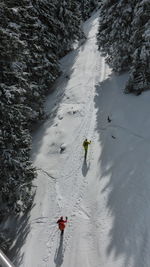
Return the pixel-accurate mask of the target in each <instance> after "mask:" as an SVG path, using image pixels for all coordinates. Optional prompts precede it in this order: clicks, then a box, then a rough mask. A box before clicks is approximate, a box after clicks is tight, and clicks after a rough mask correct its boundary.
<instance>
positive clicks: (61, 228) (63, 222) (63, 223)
mask: <svg viewBox="0 0 150 267" xmlns="http://www.w3.org/2000/svg"><path fill="white" fill-rule="evenodd" d="M67 220H68V218H67V217H66V220H64V219H63V217H62V216H61V217H60V219H59V220H58V221H57V223H58V227H59V230H60V231H61V235H63V233H64V229H65V227H66V225H65V223H67Z"/></svg>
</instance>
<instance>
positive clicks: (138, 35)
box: [126, 0, 150, 94]
mask: <svg viewBox="0 0 150 267" xmlns="http://www.w3.org/2000/svg"><path fill="white" fill-rule="evenodd" d="M132 27H133V35H132V36H131V39H130V40H131V43H132V46H133V48H134V53H133V55H132V67H131V71H130V78H129V81H128V83H127V86H126V92H135V93H137V94H139V93H140V92H142V91H144V90H148V89H149V88H150V30H149V29H150V2H149V1H147V0H143V1H137V4H136V6H135V9H134V17H133V22H132Z"/></svg>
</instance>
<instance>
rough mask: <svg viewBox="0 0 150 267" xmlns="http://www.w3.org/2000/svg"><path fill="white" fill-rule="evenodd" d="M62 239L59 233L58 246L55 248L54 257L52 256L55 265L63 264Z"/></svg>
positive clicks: (62, 236)
mask: <svg viewBox="0 0 150 267" xmlns="http://www.w3.org/2000/svg"><path fill="white" fill-rule="evenodd" d="M63 239H64V235H60V242H59V247H58V248H57V249H56V253H55V257H54V262H55V264H56V267H60V266H61V265H62V264H63V257H64V255H63Z"/></svg>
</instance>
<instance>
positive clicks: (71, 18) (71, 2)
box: [56, 0, 83, 57]
mask: <svg viewBox="0 0 150 267" xmlns="http://www.w3.org/2000/svg"><path fill="white" fill-rule="evenodd" d="M56 15H57V20H58V23H59V24H58V29H57V39H58V43H59V46H58V54H59V56H60V57H61V56H63V55H65V54H66V53H67V52H69V51H70V50H72V45H73V42H74V41H75V40H78V39H79V38H80V37H81V36H83V33H82V31H81V13H80V10H79V7H78V5H77V3H76V1H75V0H60V1H59V2H58V4H57V13H56Z"/></svg>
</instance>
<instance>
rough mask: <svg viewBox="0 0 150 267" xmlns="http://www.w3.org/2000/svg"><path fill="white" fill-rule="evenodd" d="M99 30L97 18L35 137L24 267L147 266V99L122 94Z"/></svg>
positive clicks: (20, 259) (69, 61)
mask: <svg viewBox="0 0 150 267" xmlns="http://www.w3.org/2000/svg"><path fill="white" fill-rule="evenodd" d="M97 29H98V13H96V14H94V15H93V16H92V17H91V18H90V19H89V20H88V21H87V22H86V23H85V24H84V31H85V34H86V36H87V40H86V42H85V43H84V44H82V45H81V46H80V47H79V48H77V49H76V50H74V51H73V52H71V53H70V54H69V55H67V56H66V57H64V58H63V59H62V60H61V67H62V71H63V74H62V76H61V77H60V79H58V81H57V82H56V84H55V86H54V87H55V90H54V92H53V93H52V94H51V95H50V96H49V97H48V98H47V101H46V105H45V109H46V112H47V114H48V119H47V121H46V122H45V123H44V125H42V126H41V127H40V128H39V129H38V130H37V131H36V133H35V135H34V136H33V150H32V157H33V161H34V165H35V166H36V168H37V172H38V177H37V179H36V180H35V186H37V193H36V196H35V204H34V207H33V209H32V211H31V214H30V218H29V219H28V234H27V237H26V239H25V241H24V244H23V245H22V247H21V248H19V251H18V252H17V257H16V261H15V263H16V266H17V267H21V266H22V267H149V266H150V119H149V110H150V105H149V103H150V93H149V92H146V93H144V94H142V95H140V96H133V95H125V94H124V93H123V88H124V85H125V82H126V80H127V75H126V74H124V75H121V76H117V75H114V74H113V73H112V72H111V70H110V69H109V67H108V66H107V65H106V64H105V60H104V57H103V56H101V55H100V53H99V52H98V51H97V45H96V33H97ZM86 137H87V138H88V139H89V140H91V141H92V142H91V144H90V145H89V151H88V156H87V161H86V162H85V161H84V151H83V147H82V143H83V141H84V139H85V138H86ZM60 216H68V223H67V226H66V229H65V233H64V236H63V237H61V236H60V232H59V230H58V226H57V224H56V221H57V220H58V218H59V217H60Z"/></svg>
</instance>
